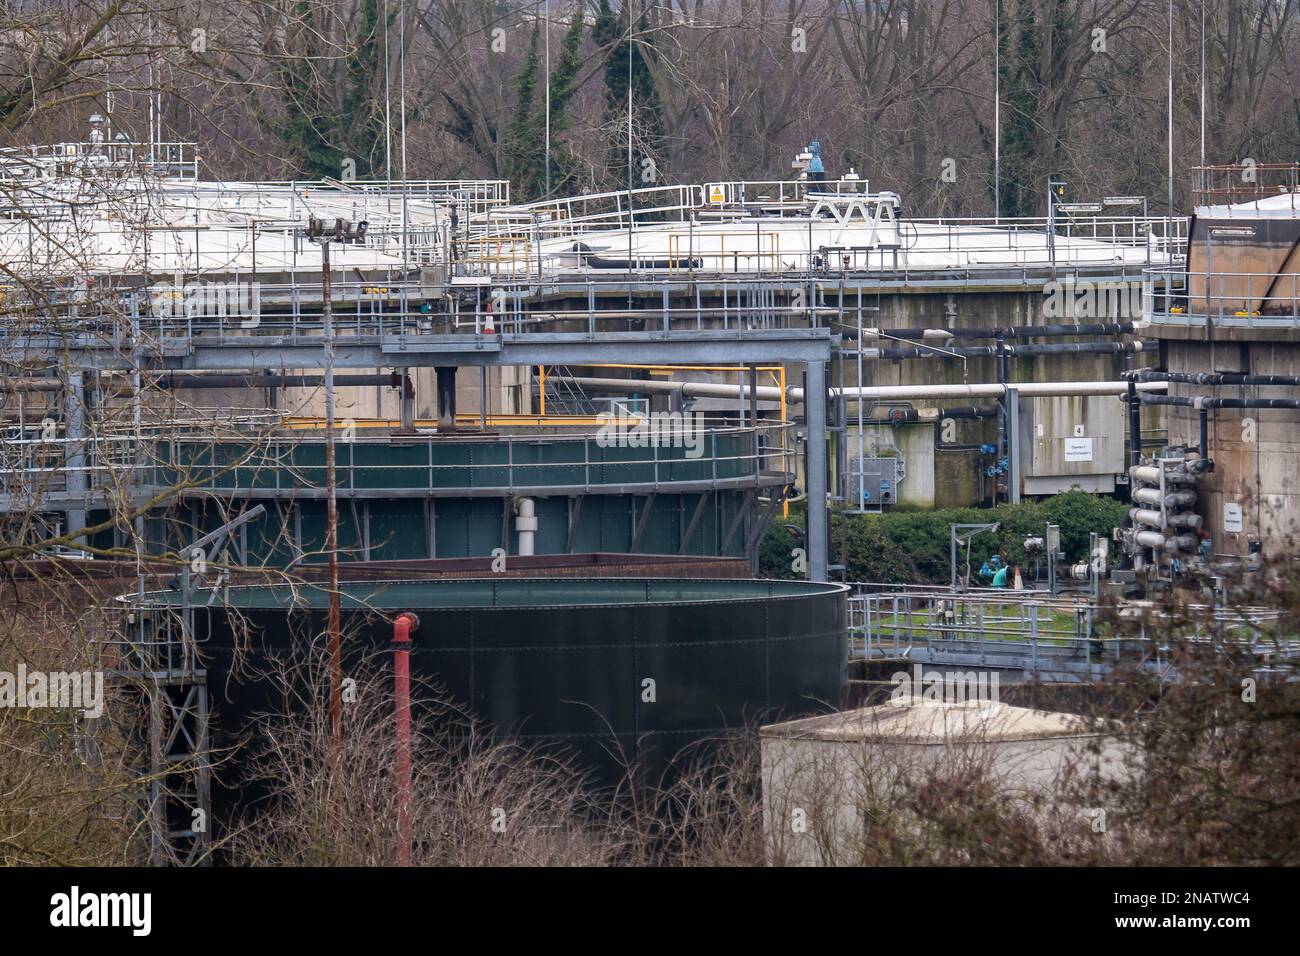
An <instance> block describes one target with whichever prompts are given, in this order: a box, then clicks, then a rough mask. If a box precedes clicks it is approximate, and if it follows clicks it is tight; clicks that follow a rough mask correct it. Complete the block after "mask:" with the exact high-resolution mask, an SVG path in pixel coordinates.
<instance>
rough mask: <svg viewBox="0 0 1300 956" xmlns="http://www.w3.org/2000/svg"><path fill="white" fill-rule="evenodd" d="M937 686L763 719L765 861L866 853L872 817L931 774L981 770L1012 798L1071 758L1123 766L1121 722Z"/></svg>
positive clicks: (1041, 789) (1050, 788) (847, 859)
mask: <svg viewBox="0 0 1300 956" xmlns="http://www.w3.org/2000/svg"><path fill="white" fill-rule="evenodd" d="M950 676H963V677H966V678H971V677H973V676H974V675H950ZM948 683H952V681H948ZM967 683H969V681H967ZM937 696H939V697H940V698H941V699H939V700H930V699H924V698H922V697H920V696H913V697H910V698H908V700H907V702H904V703H886V704H881V705H878V706H874V707H865V708H861V709H858V710H851V711H843V712H840V713H835V714H826V715H823V716H818V717H809V718H805V719H803V720H794V721H789V722H786V723H780V724H773V725H771V726H768V727H764V728H762V730H761V732H760V740H761V746H762V774H763V816H764V828H765V837H766V840H767V849H768V859H769V861H770V862H773V863H777V864H784V865H803V866H818V865H843V864H848V865H852V864H855V863H858V862H860V861H861V860H862V859H863V857H864V853H863V851H864V850H865V849H866V847H865V845H864V844H863V840H864V839H869V836H868V826H867V824H868V820H869V818H872V817H875V816H876V815H877V814H879V813H880V812H882V811H886V812H892V811H893V810H895V809H897V808H896V806H895V805H894V799H895V798H896V797H898V796H899V795H900V794H902V793H903V792H905V790H906V788H907V787H908V786H911V785H915V784H916V783H917V782H919V781H921V780H923V779H925V777H924V775H926V774H932V773H938V774H940V775H944V774H952V775H954V776H955V775H957V774H959V773H965V772H970V771H973V770H976V769H980V770H983V771H985V772H987V773H988V774H989V775H991V777H992V779H994V780H995V781H997V782H998V784H999V785H1001V786H1002V787H1003V788H1005V790H1004V793H1005V796H1006V798H1007V799H1008V800H1009V801H1017V800H1021V799H1025V798H1028V797H1031V796H1043V795H1050V794H1052V793H1053V792H1054V790H1055V789H1056V787H1057V784H1058V782H1059V781H1060V780H1061V775H1062V773H1063V772H1064V771H1066V770H1067V768H1071V769H1073V770H1074V771H1075V772H1076V773H1079V772H1087V771H1092V772H1094V773H1096V774H1097V775H1098V776H1099V777H1100V778H1101V779H1108V780H1116V779H1122V778H1123V776H1124V775H1126V774H1127V772H1128V769H1129V760H1128V758H1129V756H1130V755H1131V754H1132V750H1131V746H1130V745H1129V744H1128V743H1126V742H1125V740H1124V739H1123V738H1122V736H1121V732H1120V731H1119V729H1118V728H1117V727H1116V726H1114V725H1109V724H1103V723H1099V722H1096V721H1093V720H1090V719H1089V718H1085V717H1081V716H1078V715H1075V714H1063V713H1052V712H1049V711H1042V710H1032V709H1029V708H1025V707H1013V706H1010V705H1008V704H1003V703H1001V702H997V701H992V700H987V699H954V698H956V695H952V694H939V695H937ZM926 697H929V695H926ZM1085 810H1086V808H1080V812H1081V813H1083V812H1084V811H1085ZM903 825H908V824H906V823H904V824H903ZM1083 825H1086V823H1081V826H1083Z"/></svg>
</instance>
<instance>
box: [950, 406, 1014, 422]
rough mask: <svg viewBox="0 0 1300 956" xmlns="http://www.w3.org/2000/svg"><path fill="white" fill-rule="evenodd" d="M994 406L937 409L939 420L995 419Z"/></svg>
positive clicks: (995, 410) (995, 407)
mask: <svg viewBox="0 0 1300 956" xmlns="http://www.w3.org/2000/svg"><path fill="white" fill-rule="evenodd" d="M998 411H999V409H998V407H997V406H996V405H954V406H952V407H951V408H941V409H939V417H940V418H963V419H965V418H996V417H997V415H998Z"/></svg>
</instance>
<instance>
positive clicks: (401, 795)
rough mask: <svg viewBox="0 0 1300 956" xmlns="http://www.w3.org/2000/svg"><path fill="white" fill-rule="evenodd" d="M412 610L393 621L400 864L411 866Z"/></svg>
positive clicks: (414, 624)
mask: <svg viewBox="0 0 1300 956" xmlns="http://www.w3.org/2000/svg"><path fill="white" fill-rule="evenodd" d="M419 627H420V619H419V618H418V617H416V616H415V615H414V614H412V613H410V612H409V611H406V612H403V613H401V614H399V615H397V619H396V620H395V621H393V718H394V723H395V724H396V729H397V865H398V866H410V865H411V649H410V648H411V632H412V631H415V630H418V629H419Z"/></svg>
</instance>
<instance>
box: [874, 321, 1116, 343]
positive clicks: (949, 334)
mask: <svg viewBox="0 0 1300 956" xmlns="http://www.w3.org/2000/svg"><path fill="white" fill-rule="evenodd" d="M1133 329H1134V325H1133V323H1132V322H1093V323H1091V324H1088V325H1007V326H1001V327H998V326H994V327H992V328H987V329H959V328H951V327H941V328H929V329H872V328H869V329H863V330H862V338H863V339H864V340H865V339H876V338H895V339H928V340H935V339H999V338H1001V339H1033V338H1040V337H1041V338H1055V337H1058V336H1071V335H1127V334H1128V333H1130V332H1132V331H1133Z"/></svg>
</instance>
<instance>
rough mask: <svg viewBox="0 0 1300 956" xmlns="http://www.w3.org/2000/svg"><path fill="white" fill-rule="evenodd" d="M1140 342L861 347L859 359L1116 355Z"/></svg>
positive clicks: (1139, 348) (1137, 349) (1138, 348)
mask: <svg viewBox="0 0 1300 956" xmlns="http://www.w3.org/2000/svg"><path fill="white" fill-rule="evenodd" d="M1142 348H1143V345H1142V343H1141V342H1053V343H1051V344H1048V345H971V346H961V347H957V348H950V347H948V346H931V347H927V346H905V347H903V348H891V349H864V350H863V353H862V357H863V358H871V359H910V358H948V357H953V356H960V357H962V358H981V357H984V356H994V355H1010V356H1012V357H1016V358H1025V357H1028V356H1032V355H1118V354H1122V353H1126V352H1141V351H1142Z"/></svg>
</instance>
